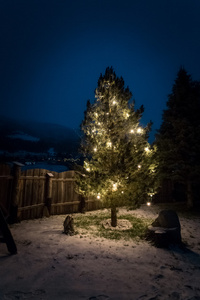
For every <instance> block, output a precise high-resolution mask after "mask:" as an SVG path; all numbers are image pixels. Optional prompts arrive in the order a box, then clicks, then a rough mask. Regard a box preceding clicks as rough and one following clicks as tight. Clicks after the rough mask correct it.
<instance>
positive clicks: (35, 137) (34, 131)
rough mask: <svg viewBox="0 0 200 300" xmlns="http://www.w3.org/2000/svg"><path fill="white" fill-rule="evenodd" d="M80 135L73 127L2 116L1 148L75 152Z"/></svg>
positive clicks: (2, 149) (11, 150)
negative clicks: (51, 149)
mask: <svg viewBox="0 0 200 300" xmlns="http://www.w3.org/2000/svg"><path fill="white" fill-rule="evenodd" d="M79 140H80V138H79V135H78V134H77V133H76V132H75V131H74V130H73V129H71V128H68V127H65V126H61V125H57V124H51V123H39V122H33V121H31V122H28V121H17V120H13V119H8V118H5V117H0V150H1V151H8V152H10V153H13V152H17V151H30V152H37V153H41V152H47V151H48V150H49V149H50V148H54V151H55V152H56V153H66V154H68V155H70V154H75V153H77V151H78V147H79Z"/></svg>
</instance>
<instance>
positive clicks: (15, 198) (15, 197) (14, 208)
mask: <svg viewBox="0 0 200 300" xmlns="http://www.w3.org/2000/svg"><path fill="white" fill-rule="evenodd" d="M22 166H23V164H20V163H18V162H14V163H13V187H12V197H11V205H10V211H9V212H10V220H9V222H10V223H16V222H18V204H19V189H20V187H19V179H20V176H21V167H22Z"/></svg>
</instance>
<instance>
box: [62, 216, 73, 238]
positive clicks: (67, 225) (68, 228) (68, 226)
mask: <svg viewBox="0 0 200 300" xmlns="http://www.w3.org/2000/svg"><path fill="white" fill-rule="evenodd" d="M63 226H64V233H65V234H68V235H73V234H74V219H73V218H72V217H71V216H67V217H66V219H65V221H64V223H63Z"/></svg>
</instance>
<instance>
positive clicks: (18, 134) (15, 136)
mask: <svg viewBox="0 0 200 300" xmlns="http://www.w3.org/2000/svg"><path fill="white" fill-rule="evenodd" d="M8 137H9V138H11V139H20V140H24V141H32V142H39V140H40V139H39V138H37V137H34V136H31V135H29V134H27V133H24V132H22V131H17V132H15V133H13V134H10V135H8Z"/></svg>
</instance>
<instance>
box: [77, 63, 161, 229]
mask: <svg viewBox="0 0 200 300" xmlns="http://www.w3.org/2000/svg"><path fill="white" fill-rule="evenodd" d="M131 97H132V94H131V92H130V91H129V88H128V87H127V88H125V87H124V80H123V79H122V77H121V78H119V77H117V76H116V74H115V72H114V71H113V69H112V68H107V69H106V72H105V75H104V76H102V75H101V76H100V78H99V80H98V86H97V88H96V91H95V98H96V100H95V102H94V103H93V104H91V103H90V101H88V103H87V110H86V112H85V118H84V120H83V122H82V130H83V132H84V138H83V141H82V150H83V152H84V155H85V160H84V168H83V170H82V173H83V175H84V176H81V177H80V178H79V180H78V185H79V192H81V193H82V194H84V195H86V196H87V195H93V196H95V197H97V198H98V199H101V200H102V201H104V203H105V204H106V205H107V206H109V207H111V221H112V226H116V225H117V217H116V208H117V207H118V206H119V205H121V204H125V203H127V201H128V200H131V201H132V204H133V203H135V204H138V203H140V202H141V201H143V200H144V198H145V196H146V194H147V192H148V190H147V188H149V187H152V184H153V179H152V178H153V175H154V167H155V166H154V165H153V163H152V156H153V154H154V150H153V149H151V147H150V145H149V144H148V142H147V138H148V132H149V130H150V124H149V125H148V126H147V127H146V128H142V127H141V126H140V125H139V121H140V118H141V116H142V113H143V107H141V108H140V109H138V110H135V109H134V101H131Z"/></svg>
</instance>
